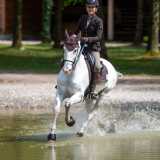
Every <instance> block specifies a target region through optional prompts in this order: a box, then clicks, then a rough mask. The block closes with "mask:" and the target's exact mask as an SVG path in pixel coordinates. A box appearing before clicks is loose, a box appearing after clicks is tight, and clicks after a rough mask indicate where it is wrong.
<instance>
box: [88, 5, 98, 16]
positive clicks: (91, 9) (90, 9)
mask: <svg viewBox="0 0 160 160" xmlns="http://www.w3.org/2000/svg"><path fill="white" fill-rule="evenodd" d="M86 10H87V13H88V15H89V16H93V15H95V14H96V12H97V7H96V6H95V5H86Z"/></svg>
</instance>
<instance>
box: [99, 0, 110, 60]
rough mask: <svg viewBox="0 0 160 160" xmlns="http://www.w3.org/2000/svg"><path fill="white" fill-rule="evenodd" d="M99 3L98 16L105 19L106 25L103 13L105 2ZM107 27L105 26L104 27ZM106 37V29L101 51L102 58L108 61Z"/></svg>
mask: <svg viewBox="0 0 160 160" xmlns="http://www.w3.org/2000/svg"><path fill="white" fill-rule="evenodd" d="M99 3H100V7H99V11H98V14H99V16H100V17H101V18H102V19H103V24H105V19H106V18H105V16H104V11H103V7H102V6H103V2H102V0H99ZM104 26H105V25H104ZM104 35H105V29H104V33H103V37H102V41H101V47H102V50H101V56H102V57H103V58H106V59H108V54H107V47H106V46H105V38H104Z"/></svg>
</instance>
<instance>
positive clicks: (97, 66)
mask: <svg viewBox="0 0 160 160" xmlns="http://www.w3.org/2000/svg"><path fill="white" fill-rule="evenodd" d="M92 55H93V56H94V58H95V60H96V64H95V72H100V71H101V68H102V64H101V62H100V53H99V52H97V51H92Z"/></svg>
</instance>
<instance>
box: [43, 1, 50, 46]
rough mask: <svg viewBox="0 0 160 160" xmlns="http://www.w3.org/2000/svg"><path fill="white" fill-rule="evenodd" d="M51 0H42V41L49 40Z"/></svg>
mask: <svg viewBox="0 0 160 160" xmlns="http://www.w3.org/2000/svg"><path fill="white" fill-rule="evenodd" d="M52 7H53V0H43V2H42V32H41V36H42V42H43V43H46V42H51V17H52Z"/></svg>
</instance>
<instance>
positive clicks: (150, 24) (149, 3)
mask: <svg viewBox="0 0 160 160" xmlns="http://www.w3.org/2000/svg"><path fill="white" fill-rule="evenodd" d="M146 2H147V3H148V5H149V6H150V7H149V11H148V12H149V18H148V44H147V48H146V50H147V51H150V50H151V37H152V10H153V7H152V3H153V2H152V0H148V1H146Z"/></svg>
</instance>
